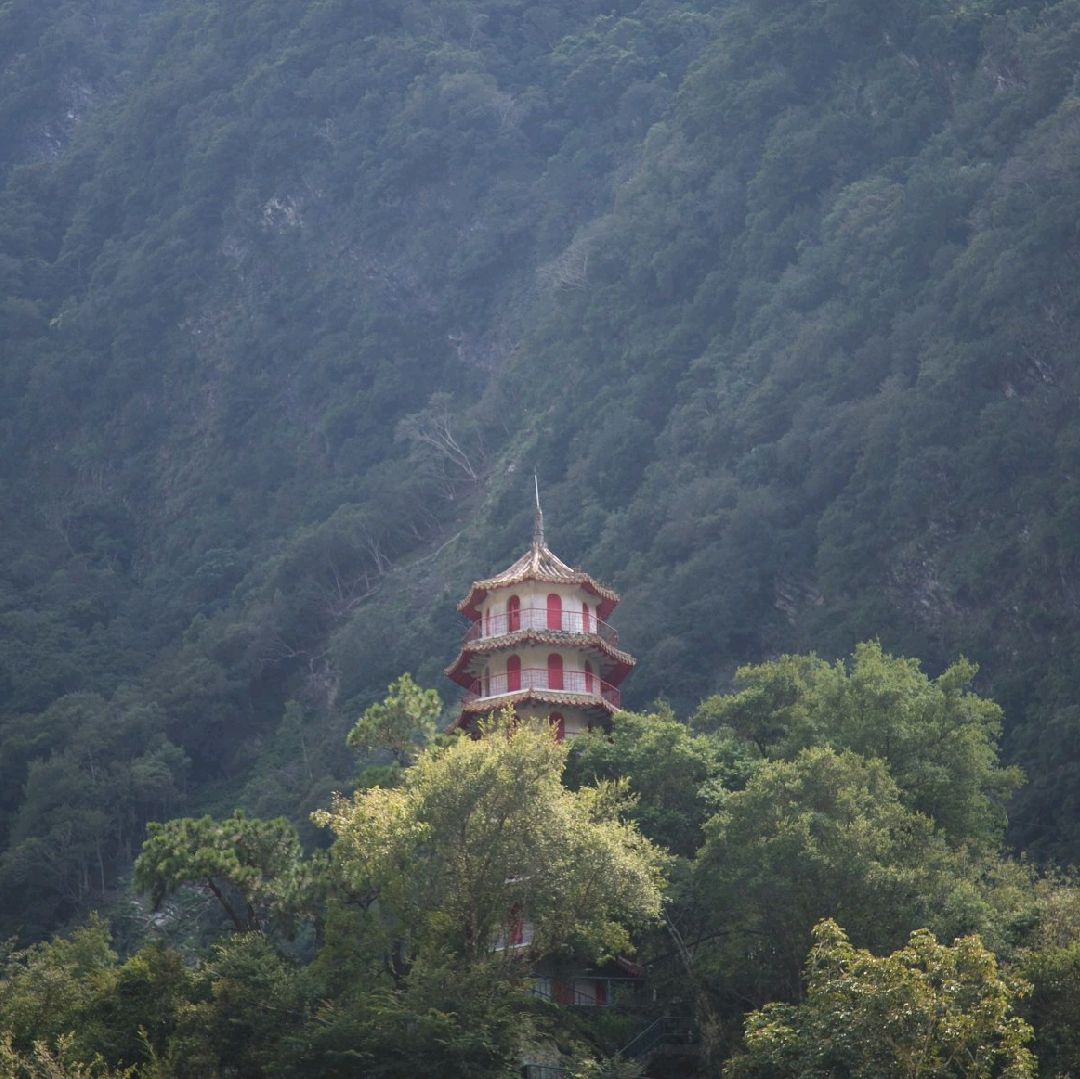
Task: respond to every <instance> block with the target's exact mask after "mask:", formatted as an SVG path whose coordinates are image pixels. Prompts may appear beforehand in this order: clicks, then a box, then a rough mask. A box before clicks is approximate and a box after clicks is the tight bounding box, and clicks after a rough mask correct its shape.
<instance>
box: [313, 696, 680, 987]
mask: <svg viewBox="0 0 1080 1079" xmlns="http://www.w3.org/2000/svg"><path fill="white" fill-rule="evenodd" d="M566 753H567V749H566V747H565V746H564V745H561V744H560V743H558V742H557V741H556V740H555V738H554V735H553V734H552V732H551V731H550V730H549V729H548V728H547V727H546V726H537V727H534V726H532V725H529V724H520V725H517V724H516V723H515V722H514V721H513V719H512V717H511V716H508V715H503V716H502V717H501V718H500V719H499V720H498V721H493V722H492V723H491V724H490V725H489V726H487V727H486V728H485V729H484V731H483V734H482V736H481V737H479V738H477V739H475V740H474V739H471V738H467V737H459V738H457V739H455V740H454V742H453V744H452V745H450V746H449V747H447V748H430V749H428V750H426V751H424V752H423V753H422V754H421V755H420V757H419V758H418V760H417V762H416V764H415V765H414V766H413V767H412V768H411V769H409V771H408V772H407V773H406V775H405V781H404V784H403V786H402V787H400V788H397V789H384V788H374V789H371V790H361V791H358V792H357V793H356V794H355V795H354V796H353V797H352V798H345V797H341V796H339V797H338V798H337V799H336V800H335V802H334V805H333V807H332V808H331V809H330V810H328V811H324V812H320V813H316V814H315V815H314V819H315V820H316V822H317V823H319V824H322V825H324V826H326V827H328V828H330V829H331V830H332V831H333V832H334V834H335V836H336V841H335V844H334V848H333V858H334V863H335V865H336V867H337V870H338V872H339V873H340V874H341V876H342V878H343V880H344V882H345V884H346V885H347V886H349V887H351V888H352V889H353V890H354V891H356V892H358V893H366V894H373V895H375V896H377V898H378V903H379V907H380V909H381V910H382V911H383V912H385V914H386V915H387V916H388V917H391V918H393V919H394V920H395V923H396V926H397V929H398V931H399V932H400V933H401V934H402V935H403V936H405V937H406V939H407V940H408V941H409V942H410V947H411V948H412V949H413V950H414V952H415V953H417V954H421V955H422V954H438V953H439V952H441V951H446V952H448V953H449V954H451V955H452V956H455V957H456V958H457V960H458V961H459V962H461V963H463V964H464V965H465V966H466V967H474V966H476V965H480V964H486V963H489V962H490V961H491V960H492V958H493V956H494V955H495V952H494V949H495V948H496V945H497V942H498V941H499V939H500V937H501V938H502V939H503V940H504V941H505V940H506V939H507V938H508V933H509V929H510V926H511V924H512V922H513V921H514V920H515V919H518V918H523V919H528V921H529V922H531V923H532V924H533V925H534V926H535V937H534V939H533V944H532V953H533V954H543V953H545V952H552V951H557V950H559V949H564V948H571V949H577V950H579V951H581V952H582V953H583V954H585V955H589V956H594V957H596V956H600V955H603V954H612V953H614V952H617V951H620V950H626V949H628V948H629V947H630V937H629V929H630V928H631V927H632V926H634V925H639V924H642V923H647V922H649V921H650V920H654V919H656V918H657V916H658V915H659V912H660V898H661V890H662V872H661V871H662V866H663V861H664V859H663V856H662V854H661V852H660V851H659V849H658V848H657V847H656V846H654V845H653V844H652V843H650V842H649V841H648V840H646V839H645V838H644V837H643V836H641V834H640V833H639V832H638V830H637V828H636V827H635V826H633V825H632V824H628V823H625V822H623V821H622V820H620V819H619V815H620V810H621V809H622V808H623V803H624V800H625V795H624V793H623V792H621V791H620V790H619V789H618V788H616V787H613V786H611V785H610V784H609V785H601V786H598V787H584V788H582V789H580V790H578V791H569V790H567V789H566V788H565V787H564V786H563V785H562V781H561V777H562V772H563V768H564V765H565V762H566ZM512 951H513V950H512V949H504V950H503V952H502V953H501V954H502V956H503V957H504V958H507V959H509V958H511V953H512ZM528 954H529V953H528V952H525V953H524V955H528Z"/></svg>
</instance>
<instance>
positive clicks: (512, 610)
mask: <svg viewBox="0 0 1080 1079" xmlns="http://www.w3.org/2000/svg"><path fill="white" fill-rule="evenodd" d="M518 629H521V597H520V596H511V597H510V598H509V599H508V600H507V601H506V632H507V633H513V632H514V631H515V630H518Z"/></svg>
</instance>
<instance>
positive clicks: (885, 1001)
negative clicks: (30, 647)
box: [725, 921, 1035, 1079]
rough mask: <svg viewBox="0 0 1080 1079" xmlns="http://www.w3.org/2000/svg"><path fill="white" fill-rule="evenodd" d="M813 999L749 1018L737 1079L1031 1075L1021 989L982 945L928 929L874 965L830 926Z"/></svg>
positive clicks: (820, 946)
mask: <svg viewBox="0 0 1080 1079" xmlns="http://www.w3.org/2000/svg"><path fill="white" fill-rule="evenodd" d="M806 981H807V986H806V1000H805V1001H804V1002H803V1003H801V1004H795V1005H791V1004H772V1005H769V1006H768V1007H766V1008H763V1009H762V1010H761V1011H760V1012H755V1013H754V1014H753V1015H751V1016H749V1017H748V1019H747V1024H746V1043H747V1052H746V1054H745V1055H743V1056H740V1057H737V1058H736V1059H735V1060H734V1061H733V1062H732V1064H731V1066H730V1067H729V1068H728V1069H727V1070H726V1072H725V1074H727V1075H731V1076H761V1077H763V1079H764V1077H768V1079H780V1077H781V1076H791V1077H792V1079H795V1077H800V1079H826V1077H829V1076H837V1075H844V1076H851V1077H852V1079H856V1077H863V1076H865V1077H866V1079H870V1077H871V1076H877V1077H880V1079H892V1077H896V1079H900V1077H901V1076H913V1075H935V1076H964V1077H965V1079H990V1077H991V1076H996V1075H1000V1076H1008V1077H1010V1079H1023V1077H1024V1076H1031V1075H1034V1074H1035V1073H1034V1067H1033V1065H1034V1060H1033V1058H1032V1056H1031V1053H1030V1052H1028V1050H1027V1049H1026V1048H1025V1043H1026V1042H1028V1041H1030V1040H1031V1033H1032V1032H1031V1027H1030V1026H1028V1025H1027V1023H1025V1022H1024V1021H1023V1020H1022V1019H1018V1018H1016V1017H1015V1016H1010V1014H1009V1012H1010V1009H1011V1007H1012V1006H1013V1004H1014V1000H1015V998H1016V996H1017V995H1018V993H1019V992H1022V990H1023V988H1024V987H1022V986H1015V985H1010V984H1009V983H1008V981H1007V980H1006V979H1003V978H1001V977H1000V976H999V974H998V971H997V964H996V963H995V962H994V957H993V955H991V954H990V953H989V952H987V951H986V949H985V948H983V946H982V944H981V943H980V941H979V939H978V938H977V937H966V938H964V939H963V940H958V941H957V942H956V944H955V945H954V946H952V947H945V946H943V945H941V944H939V943H938V942H937V941H936V940H934V938H933V936H932V935H931V934H930V933H928V932H927V931H926V930H920V931H919V932H917V933H912V935H911V940H910V941H909V942H908V944H907V947H905V948H903V949H902V950H901V951H898V952H894V953H893V954H892V955H889V956H885V957H883V958H880V959H879V958H877V957H876V956H872V955H870V954H869V953H868V952H863V951H858V950H856V949H855V948H852V946H851V945H850V944H849V943H848V940H847V937H846V936H845V935H844V931H843V930H842V929H841V928H840V927H839V926H838V925H837V924H836V923H835V922H831V921H826V922H822V923H821V925H819V926H818V927H817V929H816V930H815V931H814V947H813V950H812V951H811V953H810V959H809V961H808V964H807V971H806Z"/></svg>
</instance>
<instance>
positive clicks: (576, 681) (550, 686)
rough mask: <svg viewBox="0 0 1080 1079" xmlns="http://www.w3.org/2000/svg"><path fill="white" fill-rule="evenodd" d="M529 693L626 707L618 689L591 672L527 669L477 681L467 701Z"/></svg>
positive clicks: (473, 683)
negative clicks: (567, 696)
mask: <svg viewBox="0 0 1080 1079" xmlns="http://www.w3.org/2000/svg"><path fill="white" fill-rule="evenodd" d="M527 689H542V690H543V691H544V692H545V693H566V694H567V695H572V696H575V697H596V698H597V699H598V700H603V701H606V702H607V703H608V704H610V705H611V706H612V707H613V708H619V707H621V704H622V696H621V694H620V693H619V691H618V689H616V687H615V686H613V685H611V684H610V683H608V682H603V681H601V680H600V678H599V677H598V676H597V675H595V674H591V673H590V672H589V671H573V670H569V671H568V670H562V671H553V670H549V669H548V668H547V667H523V668H522V669H521V670H520V671H510V672H506V671H502V672H500V673H498V674H492V675H488V677H486V678H477V679H475V680H474V681H473V682H472V684H471V685H470V686H469V689H468V692H466V694H465V700H466V702H468V701H474V700H477V699H486V698H488V697H504V696H507V695H508V694H512V693H522V692H524V691H525V690H527Z"/></svg>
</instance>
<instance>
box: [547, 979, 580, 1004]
mask: <svg viewBox="0 0 1080 1079" xmlns="http://www.w3.org/2000/svg"><path fill="white" fill-rule="evenodd" d="M551 998H552V1000H554V1001H555V1003H556V1004H573V1003H574V983H573V982H571V981H568V980H567V979H566V978H553V979H552V982H551Z"/></svg>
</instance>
